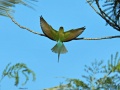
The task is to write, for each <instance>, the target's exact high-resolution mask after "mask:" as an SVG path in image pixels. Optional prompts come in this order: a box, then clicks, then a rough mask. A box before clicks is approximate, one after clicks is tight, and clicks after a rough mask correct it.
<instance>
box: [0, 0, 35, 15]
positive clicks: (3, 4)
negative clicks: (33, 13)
mask: <svg viewBox="0 0 120 90" xmlns="http://www.w3.org/2000/svg"><path fill="white" fill-rule="evenodd" d="M25 1H26V2H25ZM29 1H37V0H29ZM29 1H27V0H0V15H2V16H7V13H6V11H7V12H8V13H11V12H13V9H12V7H15V5H16V4H22V5H24V6H27V7H30V8H33V7H32V6H31V5H29V4H30V2H29ZM27 3H29V4H27Z"/></svg>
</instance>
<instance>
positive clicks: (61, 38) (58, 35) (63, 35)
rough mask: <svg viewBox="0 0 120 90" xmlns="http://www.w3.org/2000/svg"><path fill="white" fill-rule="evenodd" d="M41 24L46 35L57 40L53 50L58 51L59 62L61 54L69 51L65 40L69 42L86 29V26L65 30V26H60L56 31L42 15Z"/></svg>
mask: <svg viewBox="0 0 120 90" xmlns="http://www.w3.org/2000/svg"><path fill="white" fill-rule="evenodd" d="M40 25H41V29H42V31H43V33H44V34H45V36H47V37H48V38H49V39H51V40H54V41H56V42H57V44H56V45H55V46H54V47H53V48H52V49H51V50H52V52H54V53H58V62H59V57H60V54H64V53H66V52H68V51H67V49H66V48H65V46H64V44H63V42H68V41H71V40H73V39H75V38H76V37H78V36H79V35H80V34H81V33H82V32H83V31H84V30H85V27H82V28H77V29H71V30H69V31H66V32H64V28H63V27H60V28H59V31H56V30H55V29H53V28H52V26H50V25H49V24H48V23H47V22H46V21H45V20H44V18H43V17H42V16H41V17H40Z"/></svg>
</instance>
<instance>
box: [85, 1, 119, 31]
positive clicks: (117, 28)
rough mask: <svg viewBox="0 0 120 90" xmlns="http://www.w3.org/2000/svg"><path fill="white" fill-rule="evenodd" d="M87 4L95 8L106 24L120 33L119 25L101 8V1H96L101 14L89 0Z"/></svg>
mask: <svg viewBox="0 0 120 90" xmlns="http://www.w3.org/2000/svg"><path fill="white" fill-rule="evenodd" d="M86 1H87V3H88V4H89V5H90V6H91V7H92V8H93V10H94V11H95V12H96V13H97V14H98V15H100V16H101V17H102V18H103V19H104V20H105V21H106V23H108V24H109V25H110V26H111V27H113V28H114V29H116V30H118V31H120V27H119V25H117V23H116V22H115V21H114V20H113V19H112V18H111V17H109V16H108V15H107V14H106V13H105V12H104V11H102V9H101V8H100V5H99V1H98V0H95V2H96V5H97V7H98V9H99V11H100V12H98V11H97V10H96V9H95V8H94V7H93V6H92V4H91V3H90V1H89V0H86Z"/></svg>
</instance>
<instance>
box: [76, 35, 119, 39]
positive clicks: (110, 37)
mask: <svg viewBox="0 0 120 90" xmlns="http://www.w3.org/2000/svg"><path fill="white" fill-rule="evenodd" d="M113 38H120V35H116V36H106V37H100V38H84V37H82V38H75V39H74V40H103V39H113Z"/></svg>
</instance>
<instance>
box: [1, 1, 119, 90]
mask: <svg viewBox="0 0 120 90" xmlns="http://www.w3.org/2000/svg"><path fill="white" fill-rule="evenodd" d="M33 6H34V5H33ZM34 8H35V9H36V10H35V11H34V10H32V9H30V8H27V7H25V6H22V5H17V6H16V7H14V10H15V13H14V14H13V16H14V19H15V20H16V21H17V22H18V23H19V24H20V25H22V26H25V27H27V28H30V29H32V30H34V31H36V32H39V33H42V30H41V28H40V20H39V17H40V16H41V15H42V16H43V17H44V19H45V20H46V21H47V22H48V23H49V24H50V25H52V27H53V28H54V29H56V30H58V29H59V27H60V26H63V27H64V29H65V30H70V29H75V28H79V27H83V26H85V27H86V30H85V31H84V32H83V33H82V34H81V35H80V36H79V37H86V38H96V37H104V36H111V35H119V32H118V31H116V30H114V29H113V28H112V27H110V26H109V25H108V26H105V24H106V23H105V21H104V20H103V19H102V18H101V17H100V16H98V15H97V14H96V13H95V12H94V11H93V9H92V8H91V7H90V6H89V5H88V4H87V3H86V1H85V0H70V1H69V0H39V2H37V3H35V6H34ZM0 20H1V21H0V60H1V74H2V70H3V69H4V68H5V66H6V65H7V64H8V63H9V62H11V63H12V64H15V63H18V62H19V63H20V62H22V63H25V64H27V66H28V67H29V68H30V69H32V70H33V71H34V72H35V73H36V78H37V79H36V81H35V82H32V79H31V78H32V76H30V77H31V78H30V80H29V81H28V83H27V84H26V85H25V86H21V83H22V82H23V80H21V81H20V84H19V85H18V87H15V86H14V80H13V79H9V78H7V77H6V78H4V79H3V81H2V82H1V90H10V88H11V90H18V88H19V87H26V88H28V89H29V90H41V89H43V88H49V87H53V86H56V85H59V83H60V82H64V81H65V79H62V78H55V77H66V78H79V79H82V78H81V75H83V74H86V73H85V71H84V65H91V62H93V61H95V59H96V60H104V62H106V61H107V60H108V59H109V58H110V55H111V54H115V53H116V52H117V51H118V52H119V50H120V48H119V39H110V40H99V41H88V40H74V41H71V42H67V43H64V44H65V46H66V48H67V50H68V53H66V54H62V55H61V56H60V62H59V63H58V62H57V59H58V58H57V54H55V53H53V52H52V51H51V48H52V47H53V46H54V45H55V44H56V42H54V41H51V40H50V39H48V38H46V37H42V36H39V35H35V34H33V33H30V32H28V31H26V30H23V29H21V28H19V27H18V26H17V25H15V24H14V23H13V22H12V21H11V20H10V19H9V18H6V17H0ZM21 78H22V79H24V76H21Z"/></svg>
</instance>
